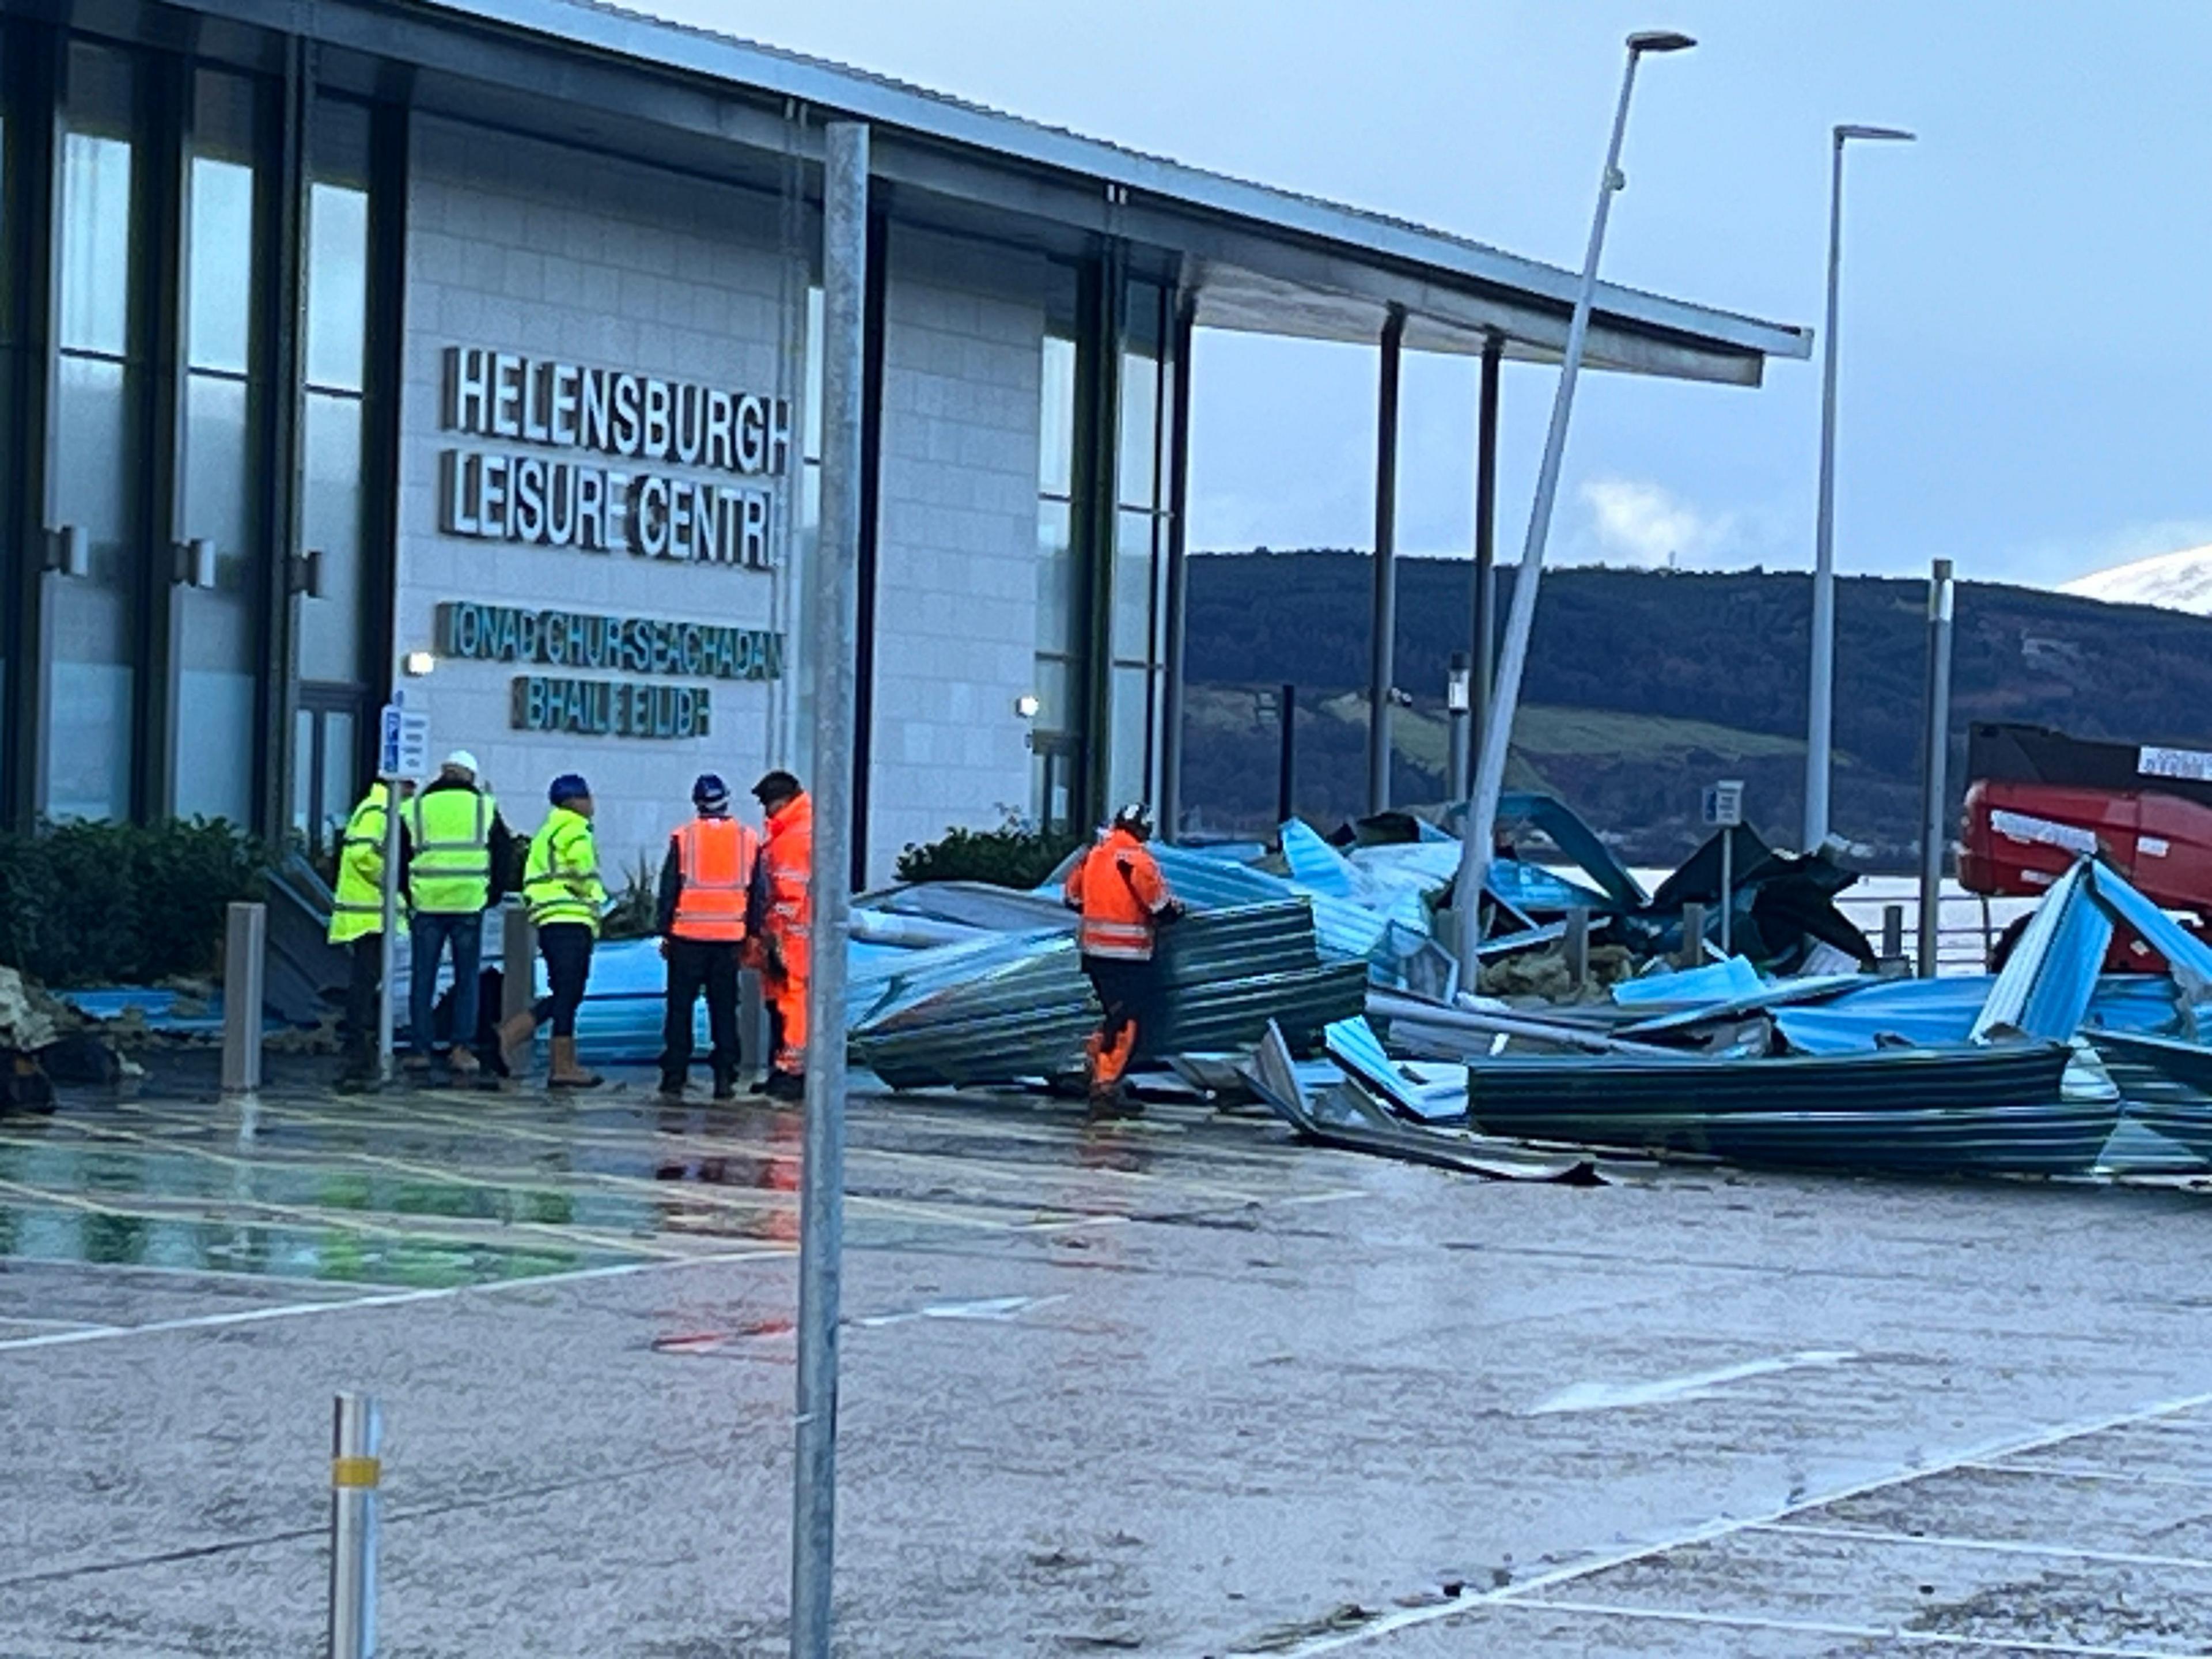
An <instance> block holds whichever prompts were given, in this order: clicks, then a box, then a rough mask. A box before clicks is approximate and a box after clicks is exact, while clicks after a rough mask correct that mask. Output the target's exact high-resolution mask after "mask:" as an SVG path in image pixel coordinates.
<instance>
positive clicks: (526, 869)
mask: <svg viewBox="0 0 2212 1659" xmlns="http://www.w3.org/2000/svg"><path fill="white" fill-rule="evenodd" d="M522 897H523V902H525V903H526V904H528V905H529V907H530V919H531V921H534V922H536V923H537V924H538V926H539V927H545V926H547V925H548V924H549V923H553V922H563V921H568V922H578V921H580V922H582V923H583V924H584V925H585V926H586V927H589V928H590V929H591V930H592V934H593V935H594V936H595V937H596V936H597V934H598V933H599V912H600V910H601V908H604V907H605V904H606V902H607V890H606V886H605V884H604V883H602V882H601V881H600V879H599V842H597V841H595V840H594V839H593V838H592V821H591V819H589V818H587V817H585V816H584V815H583V814H582V813H581V812H577V811H571V810H570V809H568V807H566V806H556V807H555V808H554V809H553V810H552V811H550V812H549V813H547V814H546V815H545V823H544V827H543V828H541V829H539V830H538V833H537V834H536V835H534V836H532V837H531V838H530V857H529V858H528V860H526V861H525V863H524V865H523V866H522Z"/></svg>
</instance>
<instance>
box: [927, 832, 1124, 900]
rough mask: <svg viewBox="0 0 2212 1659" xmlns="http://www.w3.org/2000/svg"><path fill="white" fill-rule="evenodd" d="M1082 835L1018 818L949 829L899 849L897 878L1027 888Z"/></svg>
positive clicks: (1053, 866) (1048, 873)
mask: <svg viewBox="0 0 2212 1659" xmlns="http://www.w3.org/2000/svg"><path fill="white" fill-rule="evenodd" d="M1084 841H1085V837H1084V836H1079V835H1075V834H1073V833H1072V832H1070V831H1067V830H1062V829H1054V830H1044V829H1037V828H1036V826H1034V825H1033V824H1030V823H1026V822H1025V821H1024V820H1023V819H1020V818H1008V819H1007V820H1006V823H1003V824H1001V825H1000V827H999V828H997V829H948V830H947V831H945V836H944V838H943V839H942V840H939V841H933V842H929V843H927V845H926V846H918V845H914V844H911V843H910V844H909V845H908V848H907V849H906V850H905V851H904V852H903V853H901V854H899V860H898V878H899V879H900V880H901V881H910V882H921V881H981V882H988V883H989V884H991V885H993V886H994V887H1014V888H1019V889H1021V890H1024V891H1026V890H1029V889H1030V888H1032V887H1036V886H1040V885H1042V884H1043V883H1044V882H1045V881H1046V880H1047V879H1048V878H1049V877H1050V876H1051V875H1052V872H1054V870H1056V869H1058V868H1059V867H1060V861H1061V860H1063V859H1065V858H1066V856H1067V855H1068V854H1070V853H1073V851H1074V850H1075V849H1076V848H1079V847H1080V846H1082V845H1083V843H1084Z"/></svg>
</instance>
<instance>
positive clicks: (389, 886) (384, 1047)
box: [376, 777, 426, 1083]
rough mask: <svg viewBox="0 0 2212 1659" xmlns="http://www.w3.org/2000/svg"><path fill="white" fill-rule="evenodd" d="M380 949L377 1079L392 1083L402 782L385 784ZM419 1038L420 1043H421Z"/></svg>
mask: <svg viewBox="0 0 2212 1659" xmlns="http://www.w3.org/2000/svg"><path fill="white" fill-rule="evenodd" d="M383 929H384V930H383V932H381V933H379V934H378V935H377V948H378V950H379V951H380V953H381V955H382V956H383V958H384V962H383V966H382V967H381V968H380V969H378V972H377V975H376V1075H377V1077H378V1078H379V1079H380V1080H382V1081H383V1082H385V1083H390V1082H391V1081H392V975H393V973H394V972H395V971H396V969H398V963H399V941H398V937H397V935H398V931H399V780H398V778H395V777H387V778H386V779H385V780H384V921H383ZM422 1035H426V1034H418V1036H417V1039H416V1040H417V1041H418V1042H421V1041H422Z"/></svg>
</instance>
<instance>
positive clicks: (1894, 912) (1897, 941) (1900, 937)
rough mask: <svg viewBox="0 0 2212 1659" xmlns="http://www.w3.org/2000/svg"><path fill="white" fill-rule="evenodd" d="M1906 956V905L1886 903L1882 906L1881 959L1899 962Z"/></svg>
mask: <svg viewBox="0 0 2212 1659" xmlns="http://www.w3.org/2000/svg"><path fill="white" fill-rule="evenodd" d="M1904 956H1905V907H1904V906H1903V905H1901V904H1885V905H1883V906H1882V907H1881V959H1882V960H1883V961H1884V962H1897V961H1900V960H1902V959H1903V957H1904Z"/></svg>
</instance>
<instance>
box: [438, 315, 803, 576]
mask: <svg viewBox="0 0 2212 1659" xmlns="http://www.w3.org/2000/svg"><path fill="white" fill-rule="evenodd" d="M441 424H442V426H443V427H444V429H445V430H446V431H447V432H449V433H456V434H461V435H466V436H469V437H472V438H483V439H489V440H492V441H495V442H497V441H506V442H508V443H513V444H520V445H529V446H532V447H533V448H532V449H526V450H518V451H510V450H501V449H496V448H463V447H458V446H456V447H450V448H448V449H447V450H446V451H445V453H443V454H442V455H441V457H440V458H439V470H440V478H439V490H438V500H439V507H438V514H439V527H440V528H441V530H443V531H444V532H445V533H446V534H447V535H449V536H466V537H471V538H477V539H480V540H485V541H501V542H523V543H530V544H536V545H538V546H542V547H568V548H574V549H577V550H580V551H582V552H586V553H617V552H621V553H629V554H631V555H634V556H636V557H639V558H651V559H667V560H672V561H676V562H685V563H691V564H718V565H725V566H729V567H732V568H737V569H742V570H766V569H768V568H770V567H771V566H772V565H774V564H775V550H774V547H773V544H772V539H771V535H770V526H771V525H772V523H773V522H774V519H775V495H774V492H773V490H772V489H770V488H769V482H770V481H773V480H775V479H777V478H781V477H784V476H785V475H786V474H787V472H788V471H789V469H790V465H791V405H790V404H788V403H787V402H786V401H784V400H782V399H781V398H771V397H764V396H762V395H760V394H758V393H757V392H738V391H732V390H731V389H729V388H727V387H724V386H708V385H705V384H702V383H700V382H698V381H693V380H664V379H662V378H660V377H659V376H656V375H651V374H633V373H630V372H628V371H626V370H620V369H610V368H592V367H589V366H587V365H585V364H581V363H574V362H562V361H559V360H556V359H551V358H537V357H526V356H521V355H520V354H518V353H513V352H505V351H493V350H490V349H487V348H485V347H483V346H459V345H456V346H448V347H447V348H446V351H445V398H444V404H443V408H442V410H441ZM537 450H543V451H545V452H547V453H535V451H537Z"/></svg>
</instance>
